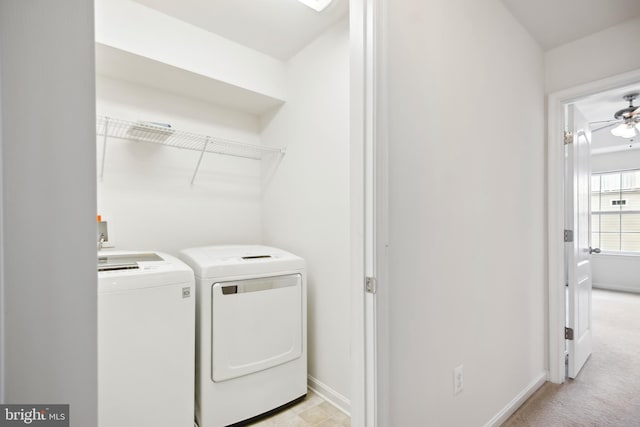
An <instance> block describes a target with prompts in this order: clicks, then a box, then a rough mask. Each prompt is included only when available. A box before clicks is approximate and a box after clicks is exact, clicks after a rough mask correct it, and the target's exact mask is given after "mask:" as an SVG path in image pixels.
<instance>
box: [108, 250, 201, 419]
mask: <svg viewBox="0 0 640 427" xmlns="http://www.w3.org/2000/svg"><path fill="white" fill-rule="evenodd" d="M194 287H195V285H194V276H193V271H192V270H191V269H190V268H189V267H188V266H187V265H186V264H185V263H183V262H182V261H180V260H179V259H177V258H175V257H172V256H170V255H167V254H163V253H159V252H151V253H150V252H115V251H105V252H99V253H98V426H99V427H192V426H193V417H194V400H195V398H194V393H193V389H194V370H195V362H194V359H195V289H194Z"/></svg>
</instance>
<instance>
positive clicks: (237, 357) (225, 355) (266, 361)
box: [211, 274, 303, 382]
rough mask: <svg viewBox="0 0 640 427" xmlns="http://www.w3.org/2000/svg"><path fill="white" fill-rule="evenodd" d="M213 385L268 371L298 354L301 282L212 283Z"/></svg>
mask: <svg viewBox="0 0 640 427" xmlns="http://www.w3.org/2000/svg"><path fill="white" fill-rule="evenodd" d="M211 295H212V297H211V299H212V301H211V334H212V336H211V355H212V358H211V379H212V380H213V381H216V382H220V381H225V380H229V379H231V378H236V377H239V376H242V375H247V374H251V373H253V372H257V371H261V370H263V369H268V368H271V367H273V366H276V365H280V364H282V363H286V362H289V361H291V360H293V359H297V358H299V357H300V356H301V354H302V344H303V341H302V340H303V338H302V327H303V318H302V313H303V310H302V304H303V300H302V297H303V292H302V276H301V275H300V274H293V275H288V276H275V277H263V278H259V279H247V280H237V281H229V282H219V283H214V284H213V285H212V289H211Z"/></svg>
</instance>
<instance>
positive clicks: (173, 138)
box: [96, 116, 285, 183]
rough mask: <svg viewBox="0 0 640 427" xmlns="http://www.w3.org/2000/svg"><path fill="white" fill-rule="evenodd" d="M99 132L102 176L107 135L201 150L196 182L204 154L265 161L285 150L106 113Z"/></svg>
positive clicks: (99, 117)
mask: <svg viewBox="0 0 640 427" xmlns="http://www.w3.org/2000/svg"><path fill="white" fill-rule="evenodd" d="M96 134H97V135H98V136H103V137H104V141H103V156H102V165H101V170H100V177H101V178H102V177H103V175H104V159H105V154H106V146H107V144H106V142H107V138H117V139H124V140H129V141H140V142H149V143H153V144H160V145H166V146H169V147H175V148H180V149H183V150H191V151H197V152H199V153H200V158H199V159H198V164H197V165H196V170H195V172H194V174H193V178H192V179H191V182H192V183H193V181H194V179H195V176H196V174H197V173H198V169H199V167H200V162H201V161H202V156H203V155H204V153H213V154H222V155H226V156H234V157H242V158H246V159H253V160H261V159H263V158H264V157H265V156H268V155H279V156H282V155H284V152H285V150H284V148H274V147H267V146H262V145H256V144H248V143H245V142H239V141H233V140H230V139H224V138H218V137H213V136H205V135H200V134H196V133H192V132H185V131H181V130H177V129H173V128H172V127H171V126H169V125H164V124H161V123H150V122H132V121H128V120H122V119H116V118H113V117H106V116H97V117H96Z"/></svg>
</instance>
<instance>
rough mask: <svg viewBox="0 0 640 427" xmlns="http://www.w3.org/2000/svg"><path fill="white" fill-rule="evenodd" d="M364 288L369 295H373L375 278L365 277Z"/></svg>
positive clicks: (375, 286)
mask: <svg viewBox="0 0 640 427" xmlns="http://www.w3.org/2000/svg"><path fill="white" fill-rule="evenodd" d="M364 288H365V290H366V291H367V292H368V293H370V294H375V293H376V291H377V290H378V289H377V284H376V278H375V277H371V276H367V277H365V278H364Z"/></svg>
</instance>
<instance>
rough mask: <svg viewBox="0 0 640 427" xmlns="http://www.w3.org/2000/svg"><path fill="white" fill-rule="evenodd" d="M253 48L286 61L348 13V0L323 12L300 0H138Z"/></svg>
mask: <svg viewBox="0 0 640 427" xmlns="http://www.w3.org/2000/svg"><path fill="white" fill-rule="evenodd" d="M135 1H136V2H138V3H140V4H143V5H145V6H148V7H150V8H152V9H155V10H157V11H159V12H162V13H164V14H166V15H170V16H173V17H175V18H177V19H180V20H182V21H185V22H188V23H190V24H192V25H195V26H197V27H200V28H202V29H204V30H207V31H210V32H212V33H215V34H218V35H219V36H222V37H224V38H227V39H229V40H233V41H235V42H237V43H240V44H242V45H244V46H247V47H249V48H252V49H255V50H257V51H260V52H263V53H266V54H267V55H270V56H272V57H274V58H278V59H281V60H286V59H289V58H291V57H292V56H293V55H295V54H296V53H298V52H299V51H300V50H301V49H302V48H303V47H304V46H306V45H307V44H309V43H310V42H311V41H312V40H313V39H315V38H316V37H317V36H319V35H320V34H321V33H322V32H323V31H324V30H326V29H327V28H328V27H330V26H331V25H333V24H335V23H336V22H338V21H339V20H340V19H342V18H343V17H345V16H347V14H348V10H349V2H348V0H333V2H332V3H331V4H330V5H329V6H328V7H327V8H326V9H325V10H323V11H322V12H316V11H315V10H313V9H311V8H309V7H308V6H305V5H303V4H302V3H300V2H298V1H297V0H181V1H176V0H135Z"/></svg>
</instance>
